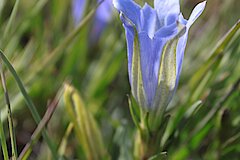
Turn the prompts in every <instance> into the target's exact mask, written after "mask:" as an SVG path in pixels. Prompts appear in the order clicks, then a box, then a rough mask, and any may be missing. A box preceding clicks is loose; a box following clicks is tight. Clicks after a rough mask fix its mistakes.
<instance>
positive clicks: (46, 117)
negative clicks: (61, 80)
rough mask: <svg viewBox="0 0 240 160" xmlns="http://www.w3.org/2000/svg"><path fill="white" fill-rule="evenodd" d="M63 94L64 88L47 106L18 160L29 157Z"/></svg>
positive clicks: (24, 159) (25, 159)
mask: <svg viewBox="0 0 240 160" xmlns="http://www.w3.org/2000/svg"><path fill="white" fill-rule="evenodd" d="M61 95H62V89H60V92H59V94H57V95H56V97H55V98H54V99H53V100H52V102H51V103H50V104H49V106H48V107H47V111H46V112H45V114H44V116H43V118H42V120H41V121H40V123H39V124H38V126H37V128H36V129H35V131H34V132H33V134H32V136H31V140H30V141H29V142H28V143H27V144H26V145H25V147H24V148H23V150H22V152H21V153H20V155H19V157H18V160H27V159H28V157H29V155H30V154H31V152H32V147H33V145H34V144H35V143H36V142H37V140H38V139H39V137H40V135H41V133H42V131H43V130H44V128H45V126H46V125H47V124H48V122H49V120H50V119H51V117H52V115H53V113H54V111H55V109H56V107H57V105H58V102H59V99H60V97H61Z"/></svg>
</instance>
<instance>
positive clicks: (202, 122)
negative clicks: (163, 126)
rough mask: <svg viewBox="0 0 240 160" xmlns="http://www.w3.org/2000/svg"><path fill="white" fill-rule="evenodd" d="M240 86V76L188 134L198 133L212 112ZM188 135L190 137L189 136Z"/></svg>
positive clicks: (211, 115) (209, 118)
mask: <svg viewBox="0 0 240 160" xmlns="http://www.w3.org/2000/svg"><path fill="white" fill-rule="evenodd" d="M239 86H240V78H239V79H238V80H237V81H236V82H235V83H234V84H233V85H232V87H231V89H230V91H228V92H227V94H226V95H225V96H224V97H222V99H220V101H219V102H218V103H216V105H215V106H214V107H212V109H211V110H210V111H209V112H208V114H207V115H206V116H205V117H204V118H203V119H202V120H201V123H199V124H198V125H197V126H196V128H195V129H194V130H193V131H192V133H191V134H190V135H191V136H194V135H195V134H196V133H198V132H199V131H200V130H201V129H202V128H203V127H204V126H205V125H206V124H207V123H208V121H209V120H211V119H212V117H213V116H214V114H215V113H216V112H217V111H218V110H219V109H220V108H221V107H222V106H223V104H224V102H226V101H227V99H228V98H229V97H230V96H231V95H232V94H233V93H234V92H235V91H236V90H238V87H239ZM191 136H190V137H191Z"/></svg>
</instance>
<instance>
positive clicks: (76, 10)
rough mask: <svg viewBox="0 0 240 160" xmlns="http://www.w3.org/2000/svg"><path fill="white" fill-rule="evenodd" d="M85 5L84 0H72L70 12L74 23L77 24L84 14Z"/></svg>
mask: <svg viewBox="0 0 240 160" xmlns="http://www.w3.org/2000/svg"><path fill="white" fill-rule="evenodd" d="M85 6H86V0H73V1H72V14H73V18H74V23H75V25H77V24H78V23H79V22H80V21H81V19H82V16H83V14H84V11H85Z"/></svg>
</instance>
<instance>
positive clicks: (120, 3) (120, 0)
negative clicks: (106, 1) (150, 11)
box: [113, 0, 141, 31]
mask: <svg viewBox="0 0 240 160" xmlns="http://www.w3.org/2000/svg"><path fill="white" fill-rule="evenodd" d="M113 5H114V7H115V8H116V9H117V10H118V11H120V12H122V13H123V14H124V16H125V17H126V18H128V19H129V20H130V21H131V22H132V23H133V24H134V25H135V26H136V27H137V29H138V31H139V30H140V28H141V21H140V10H141V7H140V6H139V5H138V4H136V3H135V2H134V1H133V0H113Z"/></svg>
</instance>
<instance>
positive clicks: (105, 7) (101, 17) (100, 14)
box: [90, 0, 113, 43]
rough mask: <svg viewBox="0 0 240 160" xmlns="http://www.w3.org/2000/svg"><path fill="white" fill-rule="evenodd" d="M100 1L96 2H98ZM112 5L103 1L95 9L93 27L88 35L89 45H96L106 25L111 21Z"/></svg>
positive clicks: (107, 0)
mask: <svg viewBox="0 0 240 160" xmlns="http://www.w3.org/2000/svg"><path fill="white" fill-rule="evenodd" d="M100 1H101V0H98V2H100ZM112 11H113V5H112V0H105V1H104V2H103V3H102V4H101V5H100V6H99V7H98V9H97V11H96V14H95V18H94V22H93V27H92V29H91V33H90V41H91V43H96V42H97V41H98V39H99V37H100V36H101V34H102V32H103V31H104V29H105V28H106V26H107V24H108V23H109V22H110V21H111V19H112Z"/></svg>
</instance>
